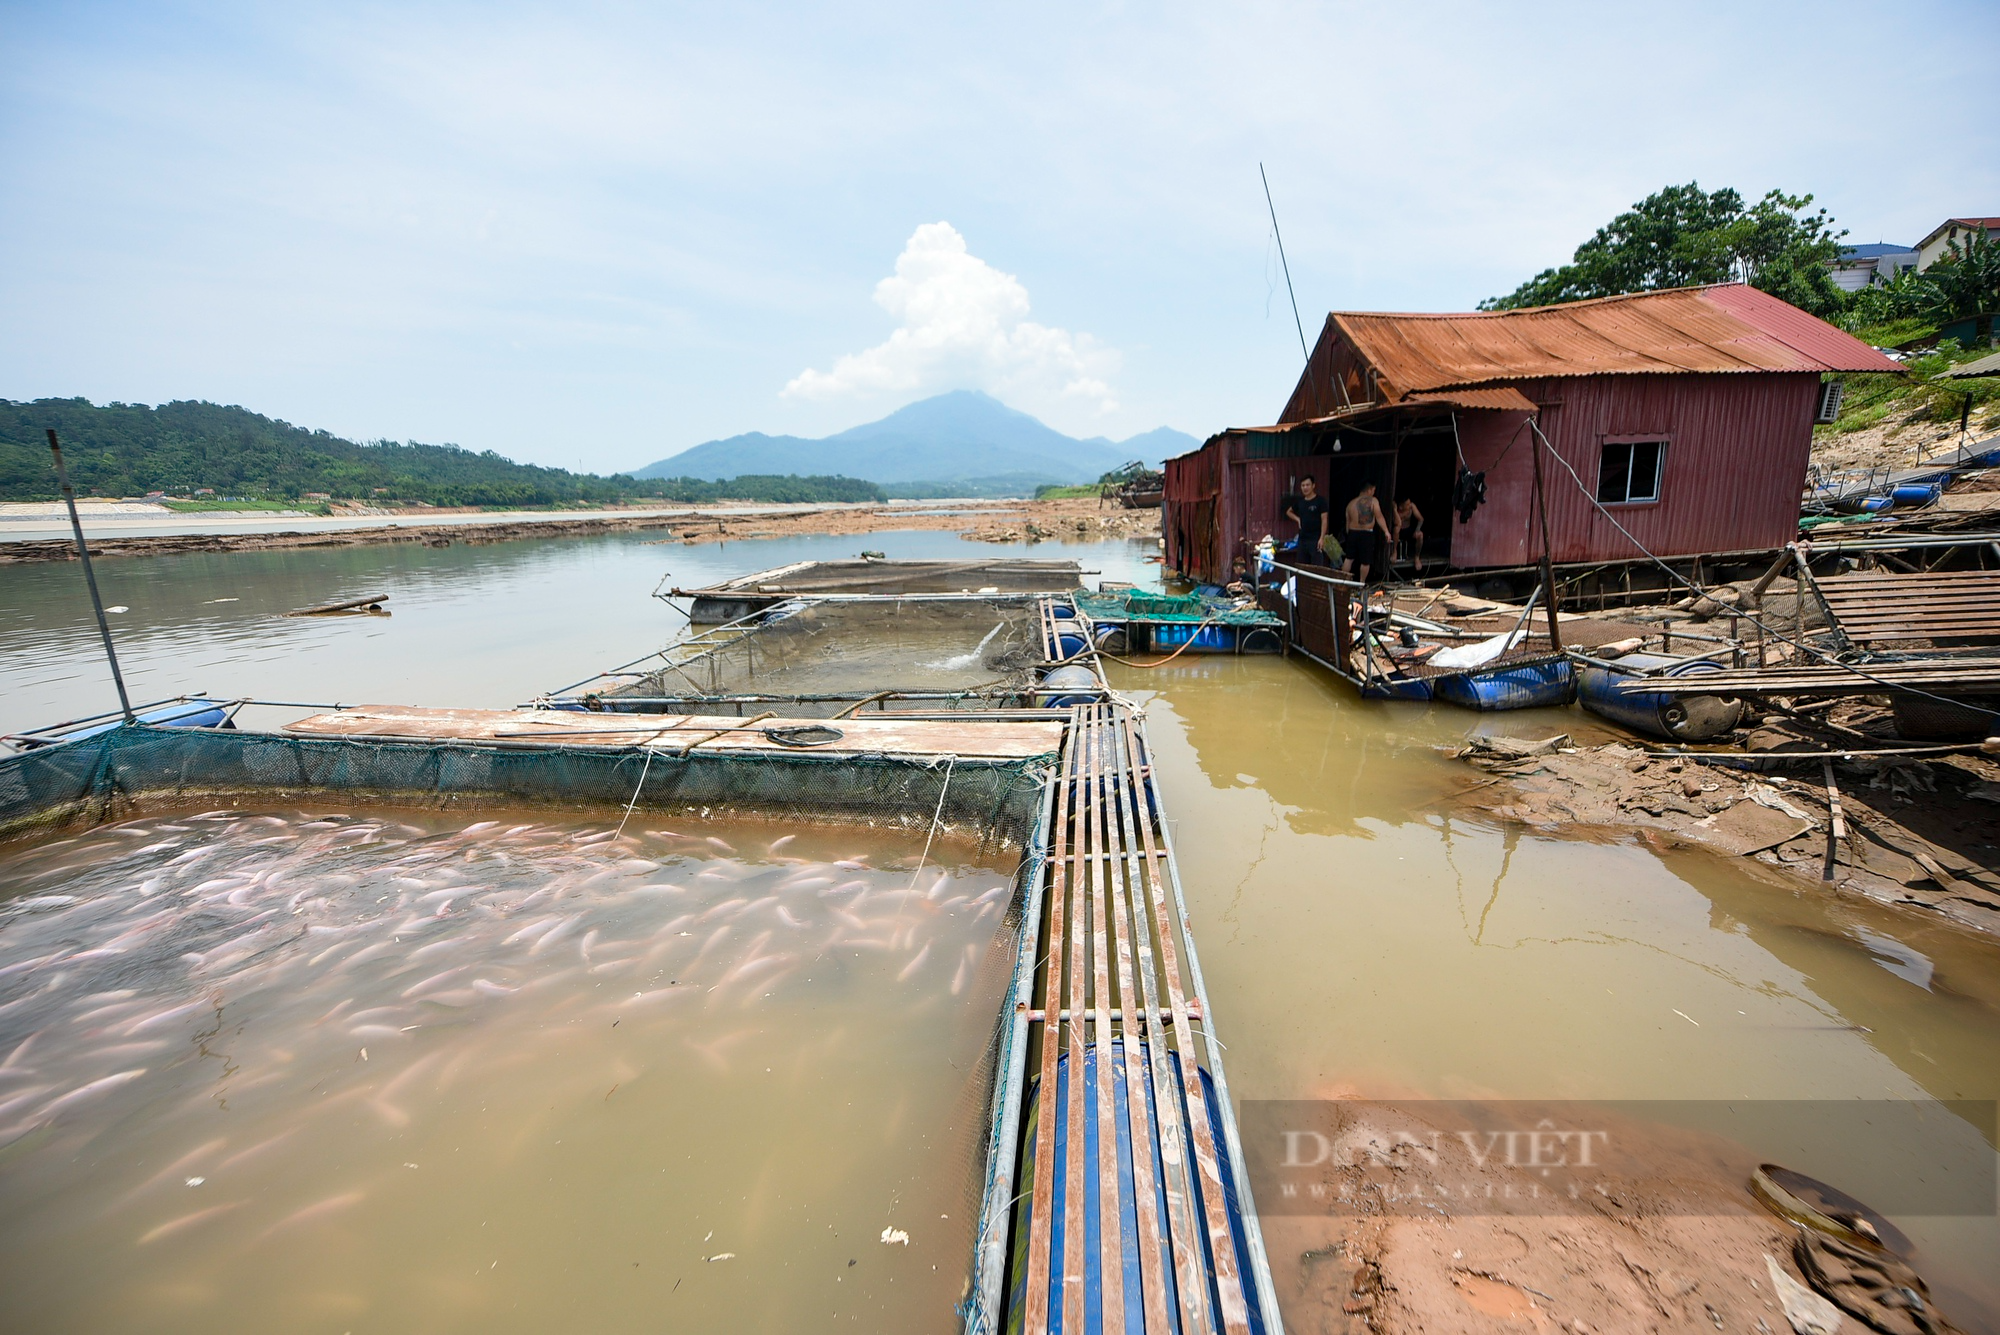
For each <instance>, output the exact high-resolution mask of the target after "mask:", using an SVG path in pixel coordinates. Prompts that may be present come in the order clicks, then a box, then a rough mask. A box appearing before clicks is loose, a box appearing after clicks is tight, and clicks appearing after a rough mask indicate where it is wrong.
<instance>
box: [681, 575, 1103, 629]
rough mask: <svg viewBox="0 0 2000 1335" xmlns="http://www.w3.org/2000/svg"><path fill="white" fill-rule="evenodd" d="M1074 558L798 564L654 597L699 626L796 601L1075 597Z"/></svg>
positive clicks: (1078, 580) (1080, 578)
mask: <svg viewBox="0 0 2000 1335" xmlns="http://www.w3.org/2000/svg"><path fill="white" fill-rule="evenodd" d="M1083 573H1084V572H1083V568H1082V567H1081V566H1079V565H1078V564H1077V563H1076V562H1074V561H1012V560H997V561H885V560H875V559H859V560H853V561H797V562H794V563H793V564H791V565H786V566H776V567H774V568H772V569H770V570H759V571H756V572H755V573H753V574H749V575H739V576H737V577H736V578H735V579H730V580H724V581H723V582H721V583H720V584H710V585H705V586H702V587H700V588H692V589H687V588H681V587H679V586H678V585H673V584H671V583H670V582H669V581H670V580H671V579H672V576H669V577H668V578H667V579H663V580H661V581H660V586H659V587H658V588H656V589H654V590H653V596H654V597H655V598H659V599H662V600H667V601H671V600H673V599H675V598H685V599H688V600H689V604H688V620H689V621H690V622H691V623H692V624H694V625H697V626H713V625H720V624H722V623H724V622H729V621H739V620H741V619H743V618H744V617H747V616H750V615H752V614H753V613H756V612H762V611H765V610H767V609H769V608H772V607H775V606H777V605H778V604H779V603H782V602H785V601H786V600H788V599H792V598H908V597H912V596H923V595H927V594H966V593H1068V592H1070V591H1071V590H1073V589H1077V588H1080V587H1082V584H1083Z"/></svg>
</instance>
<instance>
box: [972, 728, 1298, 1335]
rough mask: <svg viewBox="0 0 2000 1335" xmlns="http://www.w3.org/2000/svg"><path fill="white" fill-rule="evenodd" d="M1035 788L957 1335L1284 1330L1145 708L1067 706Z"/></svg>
mask: <svg viewBox="0 0 2000 1335" xmlns="http://www.w3.org/2000/svg"><path fill="white" fill-rule="evenodd" d="M1054 778H1055V781H1054V782H1053V783H1052V784H1051V785H1050V787H1049V788H1048V790H1047V793H1046V796H1045V802H1046V803H1047V805H1046V807H1045V809H1044V813H1043V821H1042V831H1043V837H1042V838H1041V839H1039V840H1038V841H1037V844H1036V846H1035V848H1034V849H1033V850H1032V851H1031V854H1030V859H1031V861H1035V860H1038V861H1039V864H1040V865H1039V868H1038V870H1037V872H1036V874H1035V875H1034V876H1033V878H1032V879H1031V881H1030V884H1029V892H1028V898H1027V902H1026V904H1025V906H1024V913H1023V920H1022V933H1021V942H1020V955H1019V958H1018V962H1017V965H1016V969H1015V976H1014V983H1013V987H1012V988H1011V989H1010V993H1011V1014H1010V1016H1009V1017H1008V1026H1009V1027H1008V1030H1007V1035H1006V1042H1005V1045H1004V1047H1003V1055H1002V1069H1001V1078H1000V1081H999V1084H998V1086H997V1088H996V1092H995V1098H994V1108H993V1140H992V1146H991V1149H990V1151H989V1162H988V1176H987V1183H988V1185H987V1195H986V1203H985V1207H984V1209H983V1211H982V1213H981V1217H980V1228H979V1239H980V1241H979V1256H978V1266H977V1272H976V1274H975V1290H974V1293H973V1296H972V1299H971V1301H970V1303H969V1307H968V1311H967V1314H966V1330H967V1331H968V1332H984V1331H991V1330H998V1329H1002V1328H1003V1327H1004V1328H1005V1329H1007V1330H1010V1331H1012V1330H1021V1331H1030V1332H1041V1331H1047V1330H1051V1329H1061V1330H1064V1331H1106V1332H1109V1331H1128V1330H1144V1331H1147V1332H1169V1331H1173V1332H1194V1331H1229V1332H1265V1331H1273V1332H1275V1331H1277V1330H1279V1329H1280V1322H1279V1318H1278V1314H1277V1299H1276V1293H1275V1290H1274V1288H1273V1286H1272V1281H1271V1273H1270V1266H1269V1264H1268V1261H1267V1259H1266V1256H1265V1251H1264V1244H1263V1236H1262V1233H1261V1231H1260V1229H1259V1226H1258V1221H1257V1215H1256V1209H1255V1206H1254V1203H1253V1202H1252V1201H1251V1199H1250V1195H1249V1176H1248V1171H1247V1168H1246V1166H1245V1163H1244V1158H1243V1146H1242V1138H1241V1136H1240V1134H1239V1133H1238V1130H1237V1126H1236V1118H1235V1113H1234V1110H1233V1109H1232V1107H1231V1105H1230V1101H1229V1086H1228V1081H1227V1079H1226V1078H1225V1076H1224V1074H1223V1068H1222V1051H1221V1045H1220V1044H1219V1043H1218V1042H1216V1040H1215V1037H1214V1033H1213V1029H1212V1026H1211V1022H1210V1020H1209V1005H1208V994H1207V989H1206V987H1205V985H1204V983H1203V981H1202V975H1201V965H1200V962H1199V959H1198V957H1197V956H1196V953H1195V948H1194V941H1193V938H1192V937H1191V935H1190V934H1189V932H1188V917H1187V905H1186V901H1185V899H1184V898H1183V896H1182V893H1181V885H1180V876H1179V872H1178V869H1177V867H1176V865H1175V861H1174V854H1173V847H1172V843H1171V840H1170V838H1169V836H1168V833H1167V829H1166V825H1165V822H1164V821H1162V820H1161V819H1160V812H1161V802H1160V794H1159V787H1158V784H1157V781H1156V778H1155V776H1154V774H1153V770H1152V765H1151V762H1150V759H1149V752H1148V748H1147V745H1146V740H1145V734H1144V730H1143V728H1142V726H1141V725H1140V723H1139V720H1138V719H1137V718H1136V717H1135V716H1134V715H1133V714H1132V713H1131V712H1130V711H1129V710H1127V709H1125V708H1123V707H1122V706H1116V705H1088V706H1079V707H1078V708H1077V709H1076V710H1074V711H1073V712H1072V715H1071V720H1070V723H1069V727H1068V732H1067V736H1066V738H1065V741H1064V746H1063V752H1062V758H1061V761H1060V765H1059V767H1058V770H1057V772H1056V775H1055V776H1054Z"/></svg>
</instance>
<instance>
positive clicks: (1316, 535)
mask: <svg viewBox="0 0 2000 1335" xmlns="http://www.w3.org/2000/svg"><path fill="white" fill-rule="evenodd" d="M1326 512H1327V504H1326V498H1325V497H1324V496H1321V495H1320V494H1319V483H1317V482H1315V481H1314V480H1313V479H1311V478H1309V477H1308V478H1301V479H1300V480H1299V494H1298V495H1296V496H1294V497H1292V498H1291V499H1290V500H1288V501H1286V502H1285V514H1286V515H1287V516H1288V517H1289V518H1291V519H1293V520H1294V521H1296V522H1297V524H1298V526H1299V538H1298V556H1297V558H1296V559H1297V561H1298V563H1299V564H1300V565H1302V566H1314V565H1318V564H1319V563H1320V550H1319V540H1320V539H1321V538H1323V537H1325V536H1326Z"/></svg>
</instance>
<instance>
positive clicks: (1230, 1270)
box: [1123, 728, 1250, 1335]
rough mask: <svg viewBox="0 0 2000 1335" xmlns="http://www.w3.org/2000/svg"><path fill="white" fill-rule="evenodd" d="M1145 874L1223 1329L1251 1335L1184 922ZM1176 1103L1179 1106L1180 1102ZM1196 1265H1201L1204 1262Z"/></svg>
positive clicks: (1148, 844) (1134, 747)
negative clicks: (1192, 1004) (1194, 1021)
mask: <svg viewBox="0 0 2000 1335" xmlns="http://www.w3.org/2000/svg"><path fill="white" fill-rule="evenodd" d="M1123 731H1124V744H1125V750H1126V754H1127V756H1128V757H1129V760H1130V764H1131V768H1132V769H1133V770H1134V771H1136V770H1138V768H1139V765H1140V758H1139V738H1138V734H1137V733H1136V732H1135V731H1134V730H1132V729H1130V728H1126V729H1124V730H1123ZM1139 832H1140V840H1141V843H1142V845H1143V846H1144V847H1145V849H1146V851H1147V852H1148V853H1150V852H1151V851H1152V849H1153V830H1152V823H1151V822H1150V821H1141V822H1140V823H1139ZM1145 870H1146V880H1147V888H1148V893H1149V896H1150V899H1151V902H1152V911H1153V919H1154V922H1155V924H1156V927H1157V930H1158V933H1159V942H1160V957H1161V958H1160V963H1161V968H1162V972H1163V973H1164V975H1165V977H1166V982H1167V1001H1168V1009H1169V1010H1171V1011H1172V1012H1173V1016H1174V1033H1175V1035H1176V1044H1175V1049H1174V1051H1175V1054H1176V1056H1178V1058H1179V1060H1180V1067H1181V1083H1182V1087H1183V1089H1184V1091H1185V1099H1186V1107H1187V1128H1188V1132H1189V1137H1188V1142H1189V1145H1190V1147H1191V1148H1192V1151H1193V1157H1194V1165H1195V1169H1196V1171H1197V1172H1198V1174H1199V1175H1200V1179H1201V1198H1202V1199H1201V1205H1202V1217H1203V1220H1204V1222H1205V1223H1206V1224H1207V1226H1208V1244H1209V1247H1208V1250H1209V1257H1210V1258H1211V1261H1212V1264H1213V1266H1214V1274H1215V1287H1216V1292H1217V1294H1218V1295H1219V1297H1220V1300H1221V1307H1222V1325H1223V1329H1224V1330H1225V1331H1228V1332H1230V1335H1248V1332H1249V1330H1250V1308H1249V1304H1248V1302H1247V1301H1246V1300H1245V1297H1244V1291H1243V1276H1242V1273H1241V1272H1240V1271H1239V1270H1238V1268H1237V1265H1236V1239H1235V1235H1234V1234H1233V1233H1232V1232H1231V1230H1230V1227H1229V1215H1228V1212H1227V1210H1226V1209H1225V1208H1224V1206H1223V1201H1222V1168H1221V1161H1220V1160H1219V1159H1218V1157H1217V1155H1216V1145H1215V1137H1214V1135H1213V1134H1212V1132H1211V1131H1210V1127H1209V1118H1208V1096H1207V1091H1206V1088H1205V1087H1204V1086H1203V1084H1202V1081H1201V1073H1200V1069H1199V1067H1197V1065H1196V1064H1195V1059H1194V1050H1193V1048H1192V1047H1189V1046H1186V1045H1184V1044H1181V1043H1180V1042H1179V1041H1178V1039H1179V1036H1181V1035H1185V1034H1187V1033H1189V1029H1188V1023H1189V1017H1188V1005H1187V995H1186V990H1185V988H1184V987H1183V986H1182V983H1181V969H1180V958H1179V955H1180V952H1179V948H1178V946H1177V945H1176V942H1175V935H1174V934H1175V931H1176V929H1177V928H1179V927H1180V926H1182V925H1183V924H1181V923H1179V922H1178V921H1177V920H1176V919H1175V917H1174V915H1173V913H1172V911H1171V910H1170V909H1169V908H1168V907H1167V898H1166V887H1165V885H1164V884H1163V883H1162V882H1161V880H1160V878H1159V874H1158V864H1157V863H1156V862H1155V861H1154V860H1153V859H1151V858H1148V859H1147V860H1146V863H1145ZM1175 1102H1176V1104H1177V1105H1178V1103H1179V1100H1176V1101H1175ZM1187 1241H1188V1242H1189V1243H1194V1242H1196V1239H1193V1238H1189V1239H1188V1240H1187ZM1181 1245H1182V1242H1181V1240H1180V1239H1179V1238H1176V1239H1175V1246H1176V1249H1178V1248H1179V1247H1180V1246H1181ZM1196 1264H1199V1260H1198V1259H1197V1261H1196ZM1177 1268H1178V1267H1177ZM1204 1293H1205V1288H1204ZM1201 1308H1202V1310H1201V1311H1200V1313H1199V1315H1198V1317H1197V1318H1196V1320H1195V1321H1194V1322H1192V1323H1190V1324H1189V1325H1188V1327H1187V1328H1188V1329H1190V1330H1206V1329H1208V1325H1209V1323H1208V1312H1207V1303H1206V1302H1205V1301H1204V1302H1203V1303H1202V1304H1201Z"/></svg>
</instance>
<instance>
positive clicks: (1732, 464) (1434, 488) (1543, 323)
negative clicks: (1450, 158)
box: [1161, 283, 1901, 582]
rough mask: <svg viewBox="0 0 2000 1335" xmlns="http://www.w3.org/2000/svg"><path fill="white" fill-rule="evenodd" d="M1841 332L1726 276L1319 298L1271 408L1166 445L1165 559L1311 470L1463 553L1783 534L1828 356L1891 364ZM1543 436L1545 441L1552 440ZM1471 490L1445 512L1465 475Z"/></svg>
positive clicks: (1860, 365)
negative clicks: (1534, 293)
mask: <svg viewBox="0 0 2000 1335" xmlns="http://www.w3.org/2000/svg"><path fill="white" fill-rule="evenodd" d="M1900 369H1901V368H1900V367H1898V366H1897V365H1896V363H1895V362H1892V361H1890V360H1889V359H1888V358H1886V357H1884V356H1882V355H1881V354H1880V353H1878V352H1876V351H1874V350H1873V349H1872V348H1869V347H1867V346H1866V345H1865V344H1863V343H1861V342H1860V341H1859V340H1858V339H1855V338H1853V337H1852V336H1851V335H1848V334H1845V333H1843V332H1841V331H1840V330H1838V329H1835V328H1834V327H1833V326H1831V325H1829V324H1826V323H1825V322H1823V321H1821V320H1818V319H1815V318H1814V317H1813V316H1810V315H1808V314H1806V313H1805V312H1804V311H1801V310H1799V309H1797V308H1796V307H1793V306H1789V305H1787V304H1786V303H1784V302H1782V301H1780V300H1778V299H1777V298H1776V297H1773V296H1770V295H1768V294H1767V293H1764V292H1760V291H1758V290H1757V289H1756V288H1753V287H1747V286H1744V285H1742V284H1735V283H1731V284H1722V285H1718V286H1713V287H1698V288H1679V289H1674V290H1671V291H1663V292H1642V293H1635V294H1633V295H1630V296H1623V297H1605V298H1600V299H1598V300H1595V301H1578V302H1571V303H1569V304H1567V305H1561V306H1542V307H1536V308H1533V309H1530V310H1515V311H1482V312H1477V313H1470V314H1463V315H1394V314H1380V313H1369V312H1348V311H1336V312H1334V313H1333V314H1331V315H1329V316H1327V318H1326V324H1325V327H1324V328H1323V329H1322V330H1321V332H1320V336H1319V342H1318V345H1317V346H1316V347H1315V348H1314V349H1313V353H1312V356H1311V358H1310V359H1309V360H1308V362H1307V363H1306V369H1305V374H1304V375H1303V376H1302V377H1301V378H1300V380H1299V383H1298V387H1297V388H1296V389H1295V390H1293V391H1292V396H1291V399H1290V401H1289V402H1287V403H1286V405H1285V409H1284V412H1283V413H1281V414H1280V415H1279V419H1278V422H1277V424H1276V425H1273V426H1264V427H1250V428H1247V429H1240V430H1231V431H1225V432H1222V433H1221V434H1219V435H1216V436H1213V437H1211V438H1210V439H1209V440H1208V442H1207V443H1206V444H1204V445H1203V446H1202V447H1201V448H1200V449H1198V450H1194V451H1191V452H1189V453H1187V454H1183V455H1180V456H1179V457H1177V458H1174V459H1170V460H1168V461H1167V467H1166V474H1167V485H1166V502H1165V510H1164V512H1163V514H1162V516H1161V519H1162V529H1163V532H1164V536H1165V542H1166V557H1167V565H1168V567H1169V568H1170V569H1174V570H1178V571H1180V572H1181V573H1183V574H1185V575H1188V576H1190V577H1192V578H1195V579H1197V580H1202V581H1208V582H1218V581H1220V580H1222V579H1224V578H1226V576H1227V572H1228V570H1229V563H1230V559H1231V558H1232V557H1233V556H1236V555H1238V554H1241V553H1245V552H1247V551H1248V550H1249V548H1250V547H1251V546H1252V545H1254V544H1255V543H1256V542H1257V541H1258V539H1260V538H1262V537H1263V536H1265V535H1266V534H1269V535H1271V536H1272V537H1274V538H1276V539H1277V540H1278V541H1280V542H1283V541H1285V540H1287V539H1289V538H1290V537H1292V536H1293V534H1294V532H1295V525H1293V524H1292V522H1291V521H1290V520H1287V519H1284V518H1282V517H1281V516H1280V511H1281V510H1282V509H1283V508H1284V504H1285V498H1286V497H1288V496H1290V495H1292V494H1294V492H1295V491H1296V489H1297V487H1298V485H1299V482H1300V480H1301V479H1302V478H1305V477H1312V478H1313V479H1315V480H1316V482H1317V483H1318V485H1319V488H1320V490H1321V492H1322V494H1324V495H1325V496H1326V497H1327V499H1328V500H1329V502H1330V503H1331V504H1332V506H1333V514H1334V516H1335V527H1336V528H1338V526H1339V525H1338V516H1339V515H1340V513H1341V507H1342V506H1344V505H1345V504H1346V503H1347V501H1348V500H1349V499H1351V498H1352V497H1353V496H1354V495H1355V494H1356V493H1357V492H1358V490H1359V489H1360V487H1361V484H1362V483H1363V482H1368V481H1372V482H1374V483H1376V485H1377V487H1378V488H1379V493H1378V494H1379V495H1380V496H1381V497H1382V498H1383V501H1384V504H1385V505H1386V504H1388V503H1389V502H1391V501H1393V500H1402V499H1409V500H1413V501H1415V502H1416V504H1417V506H1418V508H1419V509H1420V510H1422V512H1423V514H1424V517H1425V521H1426V522H1425V546H1424V555H1425V558H1426V559H1427V560H1429V559H1431V558H1433V557H1440V556H1441V557H1445V558H1447V559H1448V561H1449V563H1450V564H1451V565H1453V566H1456V567H1458V568H1461V569H1497V568H1506V567H1520V566H1527V565H1530V564H1532V563H1534V562H1536V561H1538V560H1539V559H1540V558H1541V555H1542V543H1541V537H1540V533H1539V524H1538V522H1537V512H1536V505H1535V470H1534V463H1535V449H1534V444H1533V442H1534V439H1535V433H1536V432H1539V433H1540V434H1541V436H1542V437H1543V438H1544V439H1546V441H1547V442H1548V446H1549V449H1548V450H1545V451H1544V452H1543V453H1544V457H1543V459H1542V473H1543V487H1544V493H1545V498H1546V510H1547V515H1548V534H1549V555H1550V557H1551V559H1552V560H1554V561H1556V562H1559V563H1575V562H1594V561H1606V562H1609V561H1621V560H1631V559H1636V558H1640V557H1642V556H1644V555H1645V554H1647V553H1651V554H1653V555H1657V556H1662V557H1672V556H1691V555H1696V554H1714V553H1724V552H1748V551H1757V550H1770V549H1772V548H1776V547H1780V546H1782V545H1783V544H1784V543H1786V542H1788V541H1790V540H1791V539H1792V538H1793V537H1794V536H1796V534H1797V532H1798V521H1799V497H1800V492H1801V490H1802V488H1803V486H1804V481H1805V472H1806V460H1807V455H1808V453H1809V452H1810V450H1811V446H1812V428H1813V423H1814V421H1815V419H1817V418H1819V417H1820V416H1822V415H1823V414H1824V413H1825V411H1826V408H1827V403H1828V400H1829V399H1832V398H1833V397H1834V396H1833V394H1832V393H1831V392H1829V390H1828V389H1826V388H1823V387H1822V384H1821V377H1822V375H1824V374H1825V373H1827V372H1835V371H1854V372H1866V371H1883V372H1895V371H1898V370H1900ZM1550 451H1552V453H1551V452H1550ZM1472 474H1483V482H1484V484H1485V494H1484V498H1483V500H1481V501H1479V503H1478V504H1476V505H1473V506H1471V507H1469V508H1468V509H1467V510H1465V511H1464V512H1463V513H1454V499H1455V497H1458V496H1459V495H1460V484H1461V479H1462V478H1466V477H1469V476H1470V475H1472Z"/></svg>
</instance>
